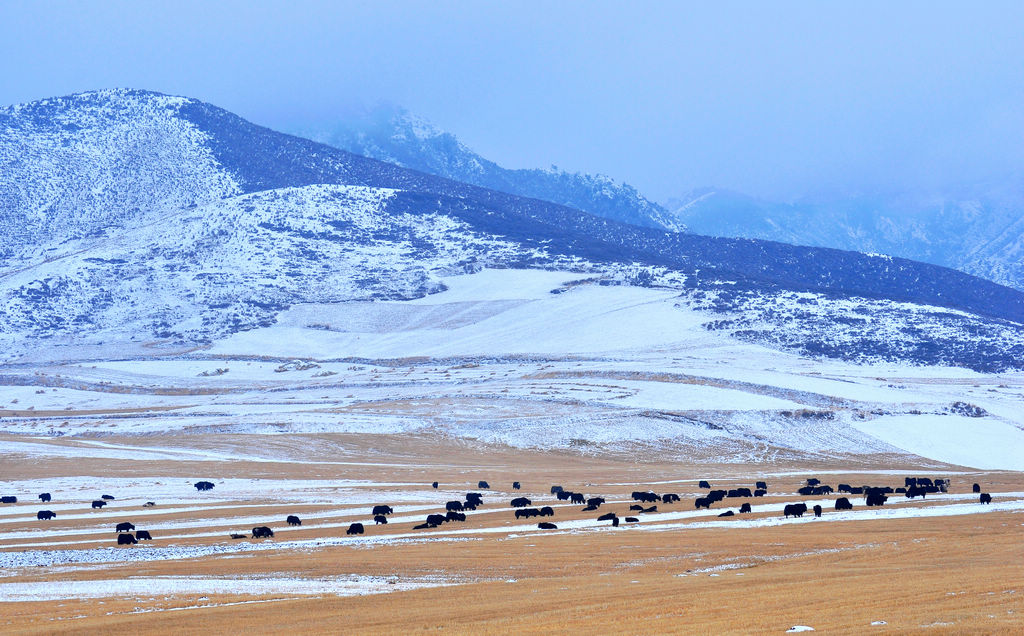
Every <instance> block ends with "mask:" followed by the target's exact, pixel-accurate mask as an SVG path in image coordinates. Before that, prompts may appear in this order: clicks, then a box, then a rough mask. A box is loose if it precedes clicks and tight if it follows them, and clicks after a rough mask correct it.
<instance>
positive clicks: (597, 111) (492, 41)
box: [0, 0, 1024, 200]
mask: <svg viewBox="0 0 1024 636" xmlns="http://www.w3.org/2000/svg"><path fill="white" fill-rule="evenodd" d="M0 77H2V80H0V103H3V104H10V103H15V102H23V101H30V100H33V99H38V98H42V97H47V96H53V95H64V94H68V93H73V92H78V91H82V90H89V89H95V88H104V87H114V86H129V87H136V88H148V89H152V90H158V91H162V92H167V93H174V94H182V95H188V96H191V97H197V98H200V99H203V100H206V101H209V102H212V103H214V104H217V105H219V106H222V107H224V108H227V109H229V110H232V111H234V112H236V113H239V114H240V115H242V116H244V117H246V118H248V119H250V120H252V121H255V122H257V123H260V124H264V125H268V126H271V127H275V128H290V127H294V126H297V125H303V124H310V123H322V122H325V121H329V120H332V119H335V118H337V116H338V113H341V112H345V111H349V110H351V109H352V108H353V106H355V105H361V104H365V105H372V104H375V103H378V102H382V101H383V102H390V103H394V104H399V105H402V106H405V107H406V108H408V109H409V110H410V111H412V112H413V113H416V114H418V115H421V116H423V117H425V118H427V119H429V120H432V121H433V122H434V123H436V124H437V125H438V126H439V127H441V128H443V129H445V130H449V131H451V132H453V133H455V134H456V135H457V136H458V137H459V138H460V139H462V140H463V141H464V142H465V143H466V144H467V145H469V146H470V147H471V148H473V149H475V150H477V151H478V152H480V153H481V154H482V155H484V156H486V157H488V158H490V159H493V160H495V161H497V162H498V163H500V164H503V165H505V166H508V167H544V166H548V165H551V164H557V165H558V166H559V167H561V168H564V169H568V170H579V171H587V172H603V173H606V174H610V175H612V176H613V177H615V178H617V179H620V180H624V181H627V182H629V183H632V184H633V185H635V186H637V187H638V188H639V189H640V190H641V191H642V192H644V193H646V194H648V196H650V197H651V198H654V199H656V200H664V199H665V198H667V197H671V196H675V195H678V194H680V193H682V192H685V191H687V190H689V189H691V188H694V187H699V186H704V185H715V186H719V187H727V188H732V189H736V190H741V191H745V192H749V193H753V194H758V195H762V196H768V197H781V198H791V197H796V196H800V195H804V194H807V193H814V192H819V191H822V190H830V189H840V190H844V191H849V192H857V191H862V190H865V189H867V190H870V189H877V188H896V189H903V188H917V187H924V188H933V187H939V188H942V187H946V186H947V185H949V184H955V183H960V182H965V181H966V182H970V181H974V180H979V179H990V178H1002V177H1003V175H1006V174H1008V173H1016V174H1017V175H1020V174H1021V170H1020V168H1021V166H1022V161H1024V2H1021V1H1020V0H1016V1H1014V2H962V3H945V2H936V1H929V2H918V3H915V2H891V1H887V2H879V3H870V2H863V1H860V0H858V1H856V2H853V1H851V2H848V3H845V4H842V3H838V2H793V3H786V2H783V3H779V2H770V3H769V2H749V3H746V2H742V3H741V2H737V3H728V2H715V3H708V2H701V3H685V2H678V3H652V2H644V3H625V2H608V3H599V2H569V1H566V0H558V1H556V2H544V3H540V2H509V3H498V2H484V1H481V2H473V3H468V2H467V3H447V2H437V1H435V0H430V1H424V2H382V1H378V0H375V1H373V2H357V3H351V4H347V3H343V2H338V1H332V2H301V1H296V0H292V1H290V2H280V3H260V2H251V1H250V2H210V1H209V0H203V1H199V2H186V1H176V2H167V3H161V2H138V1H132V2H125V3H117V2H96V3H87V2H69V3H61V2H45V3H37V2H26V3H18V2H11V1H5V2H3V3H2V4H0Z"/></svg>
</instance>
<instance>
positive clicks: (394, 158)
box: [299, 107, 684, 231]
mask: <svg viewBox="0 0 1024 636" xmlns="http://www.w3.org/2000/svg"><path fill="white" fill-rule="evenodd" d="M299 132H300V134H302V136H304V137H308V138H310V139H315V140H317V141H321V142H323V143H325V144H328V145H331V146H334V147H336V148H341V149H343V150H348V151H350V152H353V153H355V154H358V155H364V156H366V157H373V158H374V159H380V160H382V161H387V162H388V163H393V164H396V165H399V166H405V167H407V168H412V169H414V170H419V171H421V172H426V173H428V174H433V175H437V176H440V177H445V178H448V179H453V180H455V181H461V182H464V183H471V184H473V185H478V186H482V187H485V188H489V189H491V190H497V191H499V192H507V193H510V194H517V195H520V196H525V197H531V198H535V199H542V200H544V201H550V202H552V203H557V204H559V205H565V206H568V207H571V208H576V209H579V210H583V211H584V212H589V213H590V214H593V215H595V216H600V217H603V218H606V219H611V220H614V221H620V222H623V223H630V224H632V225H640V226H643V227H650V228H654V229H659V230H671V231H681V230H683V229H684V227H683V225H682V224H680V223H679V222H678V221H677V220H676V219H675V218H674V217H673V216H672V215H671V214H669V213H668V212H667V211H666V210H665V208H663V207H662V206H660V205H658V204H657V203H654V202H652V201H648V200H647V199H646V198H644V197H643V196H641V195H640V193H639V192H637V191H636V189H635V188H633V187H632V186H630V185H628V184H620V183H616V182H615V181H613V180H612V179H611V178H609V177H606V176H604V175H588V174H573V173H568V172H564V171H562V170H559V169H557V168H555V167H552V168H551V169H550V170H535V169H534V170H509V169H506V168H502V167H501V166H499V165H498V164H496V163H494V162H493V161H489V160H487V159H485V158H483V157H481V156H480V155H478V154H477V153H475V152H473V151H472V150H470V149H469V148H467V147H466V146H465V145H464V144H462V143H461V142H460V141H459V140H458V139H457V138H456V137H455V136H454V135H452V134H451V133H447V132H443V131H441V130H438V129H437V128H435V127H434V126H433V125H431V124H430V123H429V122H426V121H424V120H422V119H419V118H417V117H414V116H413V115H411V114H409V113H408V112H407V111H405V110H403V109H399V108H387V107H382V108H379V109H377V110H376V111H374V112H372V113H369V114H367V115H366V116H364V117H359V118H353V119H351V120H350V121H348V122H346V123H342V124H338V125H337V126H335V127H333V128H321V129H316V130H305V131H299Z"/></svg>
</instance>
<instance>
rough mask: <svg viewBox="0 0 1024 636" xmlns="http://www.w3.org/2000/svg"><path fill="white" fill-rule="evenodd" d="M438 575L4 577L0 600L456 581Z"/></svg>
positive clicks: (282, 591)
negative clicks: (7, 580) (53, 579)
mask: <svg viewBox="0 0 1024 636" xmlns="http://www.w3.org/2000/svg"><path fill="white" fill-rule="evenodd" d="M457 584H458V583H456V582H454V581H446V580H444V579H438V578H419V579H408V578H400V577H375V576H347V577H335V578H329V579H305V578H297V577H287V578H286V577H267V578H254V577H244V578H242V577H239V578H217V577H204V576H187V577H186V576H156V577H130V578H127V579H93V580H84V581H62V582H61V584H60V585H54V584H53V583H52V582H49V581H45V582H36V583H0V603H22V602H29V601H56V600H67V599H94V598H110V597H127V598H135V599H153V598H165V597H168V596H188V595H204V596H205V595H232V596H277V595H282V596H289V595H290V596H326V595H330V596H362V595H365V594H383V593H387V592H400V591H405V590H414V589H417V588H422V587H444V586H448V585H457Z"/></svg>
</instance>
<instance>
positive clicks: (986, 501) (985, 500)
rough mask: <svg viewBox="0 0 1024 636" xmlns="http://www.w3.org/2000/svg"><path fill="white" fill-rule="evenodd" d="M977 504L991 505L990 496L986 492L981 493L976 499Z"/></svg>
mask: <svg viewBox="0 0 1024 636" xmlns="http://www.w3.org/2000/svg"><path fill="white" fill-rule="evenodd" d="M978 503H983V504H990V503H992V495H990V494H988V493H987V492H983V493H981V495H980V496H979V497H978Z"/></svg>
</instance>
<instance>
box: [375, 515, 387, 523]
mask: <svg viewBox="0 0 1024 636" xmlns="http://www.w3.org/2000/svg"><path fill="white" fill-rule="evenodd" d="M373 523H374V524H376V525H380V524H382V523H383V524H384V525H387V523H388V518H387V517H385V516H384V515H375V516H374V517H373Z"/></svg>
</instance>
